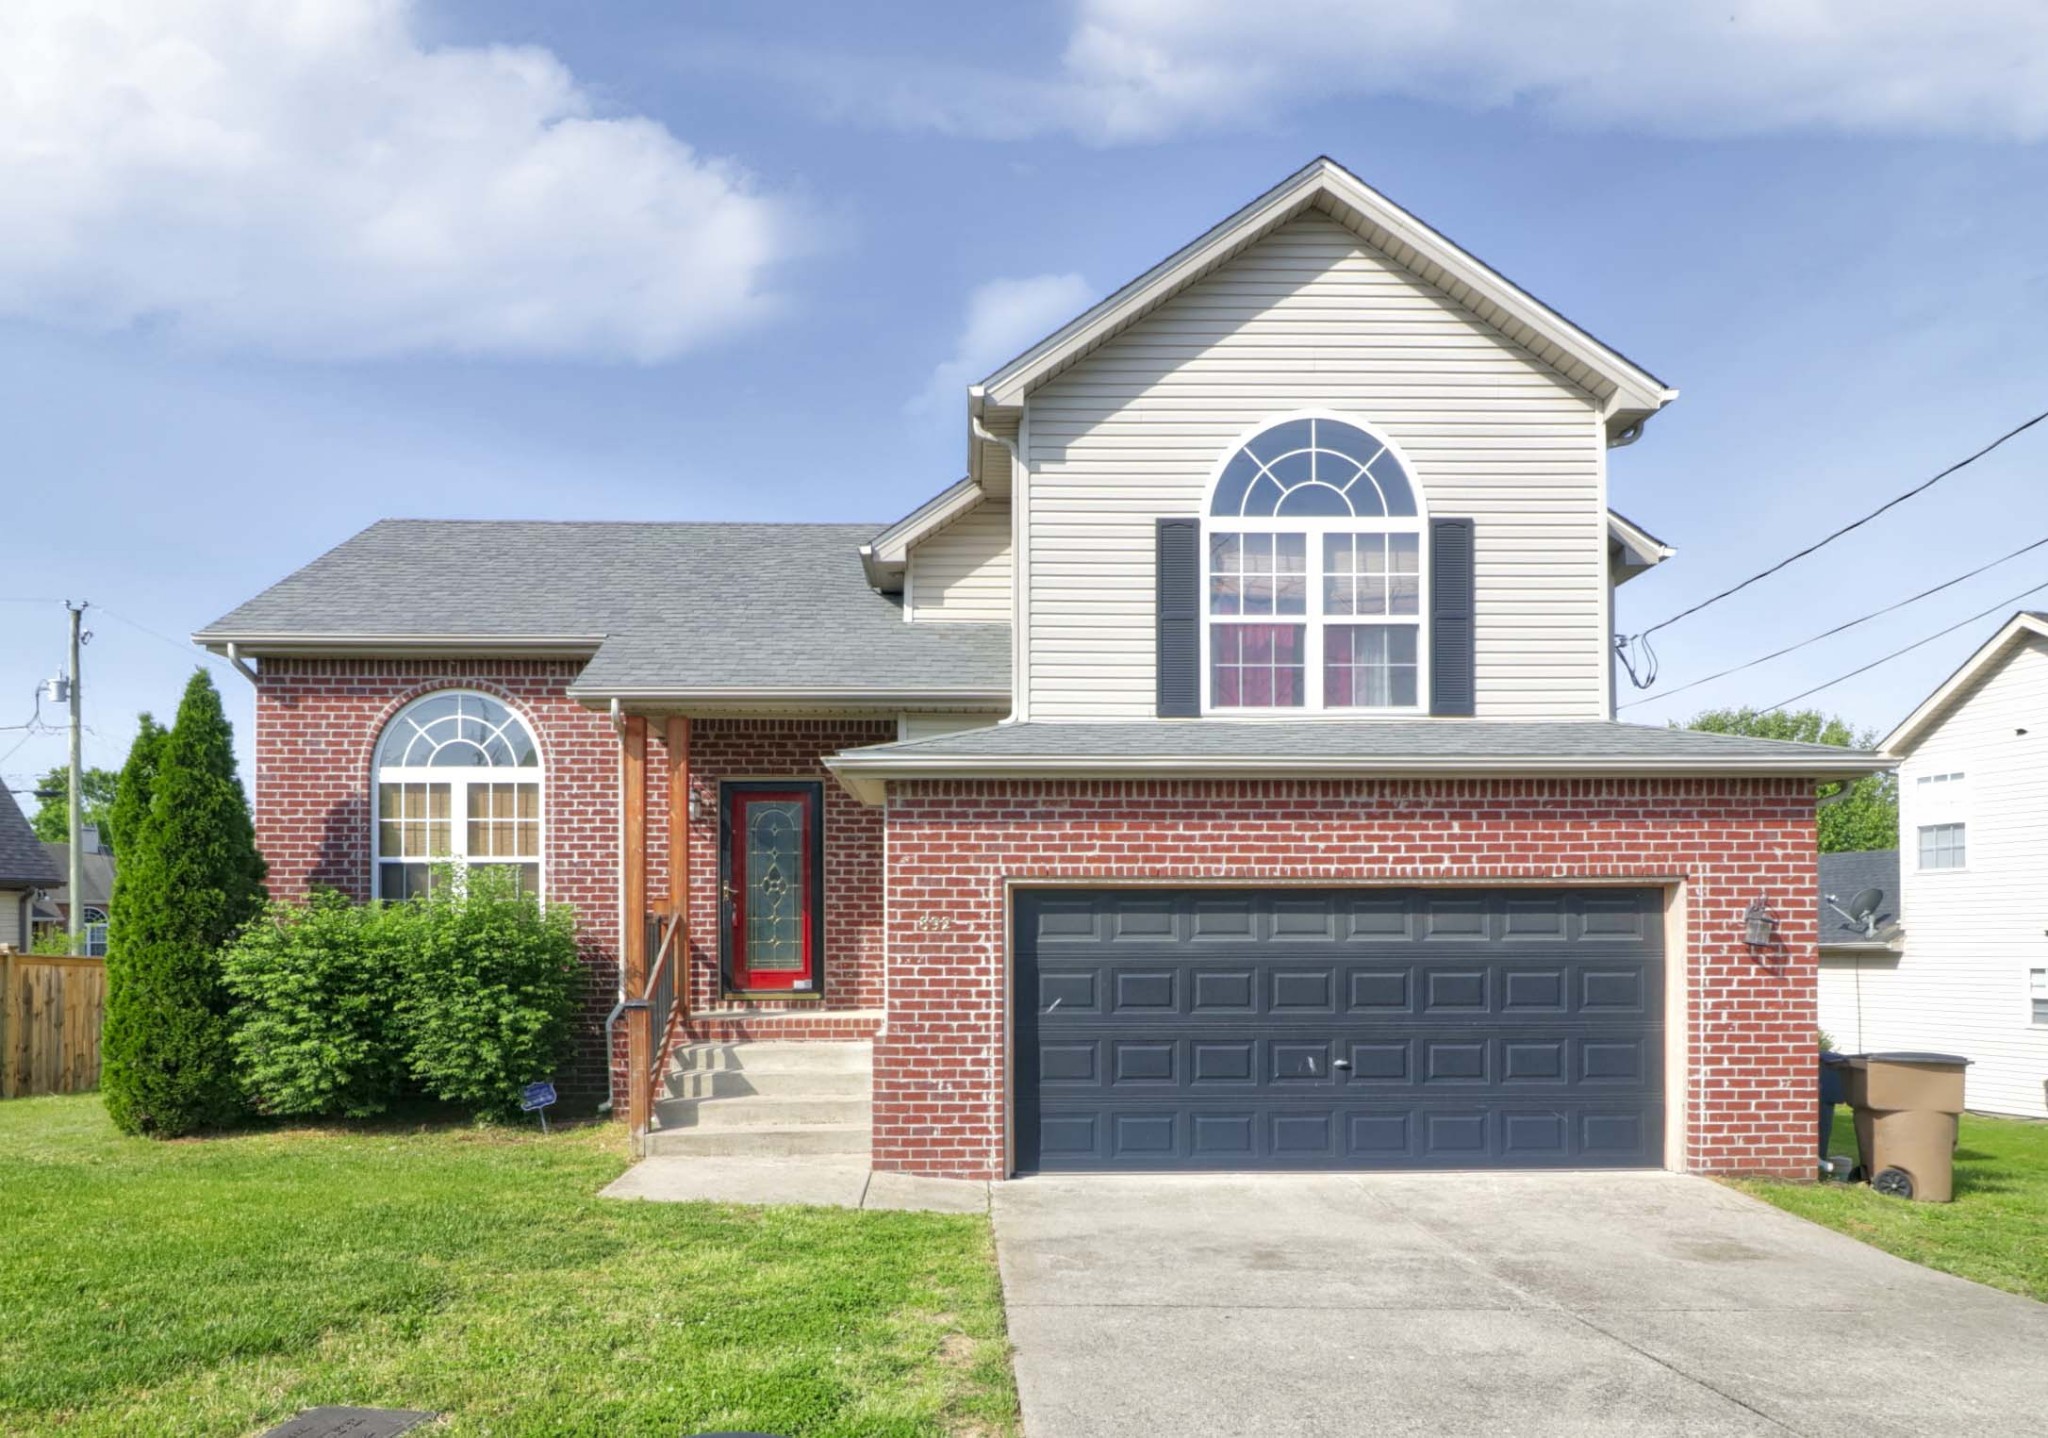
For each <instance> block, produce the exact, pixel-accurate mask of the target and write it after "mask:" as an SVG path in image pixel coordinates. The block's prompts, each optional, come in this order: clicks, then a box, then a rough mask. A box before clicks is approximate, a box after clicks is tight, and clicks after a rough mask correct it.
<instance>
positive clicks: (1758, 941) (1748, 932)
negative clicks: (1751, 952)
mask: <svg viewBox="0 0 2048 1438" xmlns="http://www.w3.org/2000/svg"><path fill="white" fill-rule="evenodd" d="M1777 933H1778V920H1777V916H1776V915H1774V914H1773V913H1772V912H1771V909H1770V905H1768V904H1766V903H1765V902H1764V901H1763V896H1762V895H1758V896H1757V898H1756V900H1755V902H1753V903H1752V904H1750V906H1749V907H1748V908H1747V909H1745V910H1743V912H1742V941H1743V942H1744V943H1746V944H1748V945H1749V946H1750V947H1751V948H1753V949H1767V948H1769V947H1770V946H1771V940H1772V939H1774V938H1775V937H1776V936H1777Z"/></svg>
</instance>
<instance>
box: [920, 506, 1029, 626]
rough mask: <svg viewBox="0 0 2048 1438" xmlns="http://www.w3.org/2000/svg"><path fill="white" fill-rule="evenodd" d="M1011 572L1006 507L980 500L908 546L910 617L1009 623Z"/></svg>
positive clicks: (1008, 523) (1008, 518) (1008, 507)
mask: <svg viewBox="0 0 2048 1438" xmlns="http://www.w3.org/2000/svg"><path fill="white" fill-rule="evenodd" d="M1011 572H1012V570H1011V564H1010V506H1009V505H1008V504H1007V503H1005V502H1000V501H996V500H983V501H982V502H981V503H980V504H977V505H976V506H975V507H974V508H973V509H971V510H969V511H968V512H967V513H965V514H963V515H961V516H960V517H959V518H958V519H956V520H954V521H953V522H952V523H951V524H949V525H947V526H946V527H945V528H944V529H941V530H940V531H939V532H938V533H936V534H933V535H931V536H929V537H928V538H926V539H923V540H921V541H920V542H919V543H918V544H917V545H916V546H915V547H914V548H913V549H912V550H911V551H910V578H909V586H908V589H907V591H906V592H907V595H908V598H909V603H910V617H911V618H912V619H913V620H926V619H932V620H948V619H953V620H966V621H970V622H974V623H980V624H1007V623H1009V622H1010V618H1011V591H1010V584H1011Z"/></svg>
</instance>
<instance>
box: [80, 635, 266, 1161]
mask: <svg viewBox="0 0 2048 1438" xmlns="http://www.w3.org/2000/svg"><path fill="white" fill-rule="evenodd" d="M114 826H115V830H116V833H117V837H118V841H119V843H120V845H121V850H120V852H121V864H120V868H119V870H118V872H117V873H116V874H115V877H114V896H113V904H112V923H111V924H110V925H109V929H108V940H107V1006H106V1023H105V1026H104V1028H103V1030H102V1033H101V1039H100V1052H101V1057H102V1063H101V1067H100V1095H101V1098H102V1099H103V1100H104V1101H105V1103H106V1106H107V1113H108V1115H109V1116H110V1117H111V1118H112V1119H113V1121H114V1123H115V1125H116V1126H117V1127H119V1128H120V1129H121V1130H122V1131H123V1132H125V1133H146V1134H154V1135H157V1136H159V1137H166V1138H169V1137H176V1136H177V1135H180V1134H188V1133H194V1132H197V1131H198V1130H201V1129H208V1128H220V1127H224V1126H225V1125H228V1124H231V1123H233V1122H235V1121H236V1120H237V1119H239V1118H240V1117H241V1116H242V1115H243V1114H244V1113H245V1112H246V1108H245V1105H244V1102H243V1097H242V1092H241V1087H240V1085H239V1083H238V1082H237V1081H236V1076H235V1065H234V1051H233V1045H232V1043H231V1041H230V1033H231V1029H230V1026H229V1022H228V1005H229V999H228V994H227V990H226V989H225V988H223V987H222V985H221V979H220V951H221V949H222V947H223V946H224V945H226V944H227V943H228V942H229V941H230V940H231V939H233V938H234V936H235V935H236V934H238V933H240V932H241V930H242V928H243V927H244V926H245V925H246V924H247V923H248V922H249V920H250V919H252V918H253V917H255V916H256V915H257V914H258V913H260V912H261V911H262V908H263V900H264V892H263V859H262V857H261V856H260V855H259V854H258V853H257V852H256V833H255V828H254V826H253V825H252V824H251V822H250V819H249V801H248V798H247V796H246V795H244V794H243V792H242V781H241V780H240V778H239V777H237V775H236V773H235V749H234V735H233V732H232V731H231V730H230V729H229V727H228V721H227V715H226V714H225V713H223V712H222V709H221V703H220V694H219V692H218V691H217V690H215V689H214V687H213V681H212V680H211V679H209V678H208V677H207V676H206V672H205V671H204V670H201V671H200V672H198V673H196V674H194V675H193V676H192V682H191V683H189V684H188V685H186V686H185V697H184V699H183V701H182V702H181V703H180V704H179V705H178V720H177V723H176V724H175V725H174V726H173V727H172V728H171V730H170V731H169V732H168V733H164V732H161V731H158V732H157V733H155V734H147V733H145V734H144V735H142V736H138V738H137V741H136V744H135V747H134V748H133V749H132V750H131V751H130V752H129V756H128V764H127V767H126V768H124V769H123V770H122V772H121V781H120V790H119V793H118V797H117V800H116V806H115V821H114Z"/></svg>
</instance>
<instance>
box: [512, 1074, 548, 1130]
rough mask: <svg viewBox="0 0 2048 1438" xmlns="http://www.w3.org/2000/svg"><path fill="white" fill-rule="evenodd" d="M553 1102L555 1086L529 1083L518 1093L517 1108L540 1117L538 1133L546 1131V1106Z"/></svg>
mask: <svg viewBox="0 0 2048 1438" xmlns="http://www.w3.org/2000/svg"><path fill="white" fill-rule="evenodd" d="M554 1101H555V1086H554V1085H553V1084H551V1083H530V1084H528V1085H527V1086H526V1087H525V1088H523V1089H521V1090H520V1091H519V1107H520V1108H521V1109H523V1110H525V1111H526V1112H527V1113H538V1114H539V1115H540V1131H541V1132H542V1133H546V1132H547V1131H548V1105H549V1104H551V1103H553V1102H554Z"/></svg>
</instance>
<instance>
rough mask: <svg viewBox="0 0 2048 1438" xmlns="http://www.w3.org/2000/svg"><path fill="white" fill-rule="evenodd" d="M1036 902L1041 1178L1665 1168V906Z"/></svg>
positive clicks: (1030, 986)
mask: <svg viewBox="0 0 2048 1438" xmlns="http://www.w3.org/2000/svg"><path fill="white" fill-rule="evenodd" d="M1018 899H1019V901H1018V905H1017V910H1016V912H1017V929H1016V950H1015V954H1016V961H1017V964H1018V970H1019V972H1018V981H1019V992H1020V993H1027V994H1034V995H1036V996H1037V998H1038V999H1039V1003H1038V1004H1037V1006H1036V1007H1035V1009H1034V1010H1033V1011H1032V1012H1030V1013H1022V1012H1020V1014H1019V1016H1018V1034H1017V1038H1018V1049H1017V1057H1018V1074H1017V1080H1018V1083H1017V1090H1018V1119H1019V1128H1018V1159H1019V1165H1020V1167H1022V1168H1025V1169H1031V1168H1055V1169H1069V1168H1071V1169H1116V1168H1126V1169H1129V1168H1142V1169H1156V1168H1183V1167H1191V1168H1204V1167H1206V1168H1212V1169H1213V1168H1371V1167H1403V1166H1407V1167H1421V1168H1428V1167H1502V1166H1507V1167H1528V1166H1544V1165H1563V1164H1584V1165H1594V1164H1599V1165H1610V1166H1653V1165H1655V1164H1656V1163H1657V1162H1658V1161H1659V1160H1660V1158H1661V1147H1662V1128H1663V1093H1662V1079H1663V1061H1662V1055H1663V1038H1662V1004H1663V978H1662V955H1661V952H1660V950H1661V942H1662V927H1661V923H1659V922H1657V918H1658V915H1659V914H1660V913H1661V900H1660V897H1659V896H1658V895H1657V894H1656V893H1655V892H1654V891H1649V890H1629V891H1522V890H1502V891H1478V890H1473V891H1454V892H1432V891H1427V890H1353V891H1320V890H1317V891H1304V890H1290V891H1244V892H1238V891H1215V890H1209V891H1161V890H1151V891H1142V892H1134V893H1129V894H1126V893H1121V892H1095V893H1081V892H1073V893H1057V892H1056V893H1051V894H1040V893H1036V892H1031V891H1027V892H1024V893H1021V894H1020V895H1019V896H1018Z"/></svg>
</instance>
